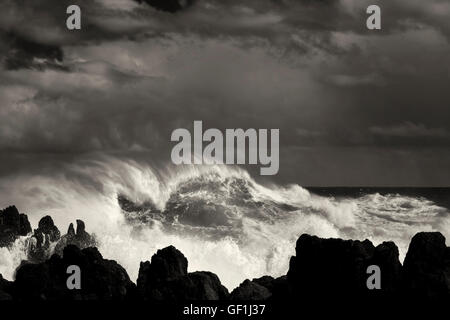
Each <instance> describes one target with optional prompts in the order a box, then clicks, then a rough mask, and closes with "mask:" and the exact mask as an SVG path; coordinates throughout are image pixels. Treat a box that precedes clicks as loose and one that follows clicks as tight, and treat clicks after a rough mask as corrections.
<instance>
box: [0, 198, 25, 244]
mask: <svg viewBox="0 0 450 320" xmlns="http://www.w3.org/2000/svg"><path fill="white" fill-rule="evenodd" d="M31 231H32V230H31V225H30V222H29V221H28V217H27V215H26V214H23V213H19V211H18V210H17V208H16V207H15V206H10V207H7V208H5V209H3V210H0V247H6V246H10V245H11V244H12V243H13V242H14V241H15V240H16V239H17V238H18V237H19V236H26V235H27V234H28V233H30V232H31Z"/></svg>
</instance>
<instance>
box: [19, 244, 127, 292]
mask: <svg viewBox="0 0 450 320" xmlns="http://www.w3.org/2000/svg"><path fill="white" fill-rule="evenodd" d="M70 265H77V266H79V267H80V269H81V289H80V290H69V289H68V288H67V284H66V281H67V277H68V274H67V268H68V266H70ZM134 291H135V285H134V284H133V283H132V282H131V280H130V278H129V277H128V274H127V272H126V271H125V269H124V268H122V267H121V266H120V265H119V264H118V263H117V262H115V261H113V260H106V259H103V257H102V255H101V254H100V252H99V251H98V250H97V248H86V249H83V250H81V249H79V248H78V247H76V246H74V245H68V246H67V247H65V248H64V251H63V255H62V257H60V256H59V255H57V254H54V255H53V256H52V257H51V258H50V259H49V260H47V261H46V262H43V263H38V264H31V263H30V264H24V265H22V266H21V267H19V268H18V270H17V274H16V280H15V282H14V286H13V297H14V299H17V300H125V299H127V298H128V297H133V292H134Z"/></svg>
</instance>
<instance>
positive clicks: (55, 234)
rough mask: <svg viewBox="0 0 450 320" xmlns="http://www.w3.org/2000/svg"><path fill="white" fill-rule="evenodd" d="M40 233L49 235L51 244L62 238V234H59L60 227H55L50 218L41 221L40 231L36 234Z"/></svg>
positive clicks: (36, 231)
mask: <svg viewBox="0 0 450 320" xmlns="http://www.w3.org/2000/svg"><path fill="white" fill-rule="evenodd" d="M38 232H40V233H43V234H47V235H48V237H49V240H50V241H51V242H55V241H57V240H59V238H60V237H61V232H59V230H58V227H57V226H55V223H54V222H53V219H52V217H50V216H45V217H43V218H42V219H41V220H40V221H39V224H38V229H37V230H35V231H34V233H38Z"/></svg>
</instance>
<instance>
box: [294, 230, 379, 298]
mask: <svg viewBox="0 0 450 320" xmlns="http://www.w3.org/2000/svg"><path fill="white" fill-rule="evenodd" d="M374 251H375V247H374V246H373V245H372V243H371V242H370V241H368V240H365V241H363V242H361V241H353V240H341V239H321V238H318V237H316V236H310V235H306V234H303V235H302V236H300V238H299V239H298V240H297V244H296V256H295V257H292V258H291V260H290V266H289V271H288V283H289V286H290V288H291V290H292V292H293V294H294V295H299V296H305V295H306V296H308V297H311V298H312V297H318V296H322V297H323V296H324V295H330V296H331V295H336V294H342V293H346V294H351V295H359V294H364V293H366V292H367V287H366V279H367V274H366V270H367V267H368V266H369V265H370V260H371V259H372V257H373V255H374Z"/></svg>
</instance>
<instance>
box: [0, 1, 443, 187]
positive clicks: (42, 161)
mask: <svg viewBox="0 0 450 320" xmlns="http://www.w3.org/2000/svg"><path fill="white" fill-rule="evenodd" d="M70 4H77V5H79V6H80V8H81V13H82V18H81V19H82V29H81V30H72V31H71V30H67V28H66V24H65V21H66V18H67V16H68V15H67V14H66V8H67V6H68V5H70ZM371 4H377V5H379V6H380V7H381V18H382V29H381V30H368V29H367V28H366V19H367V17H368V15H367V14H366V8H367V7H368V6H369V5H371ZM449 19H450V2H449V1H448V0H427V1H421V0H390V1H387V0H385V1H379V0H280V1H275V0H246V1H237V0H226V1H225V0H221V1H220V0H196V1H194V0H190V1H187V0H185V1H181V0H170V1H162V0H140V1H137V0H70V1H68V0H0V180H5V181H6V179H9V178H10V177H14V176H18V175H24V174H27V175H31V176H32V175H34V174H35V175H42V174H44V173H45V174H47V175H52V174H58V173H60V172H64V171H65V170H67V168H68V167H70V166H71V165H73V164H75V163H80V161H82V159H85V158H86V157H91V158H98V159H103V158H104V157H118V158H121V159H130V160H133V161H136V162H139V163H149V164H151V165H153V166H159V167H164V166H169V165H170V151H171V149H172V147H173V146H174V144H173V143H172V142H171V141H170V134H171V132H172V131H173V130H175V129H177V128H192V126H193V121H194V120H202V121H203V126H204V128H219V129H222V130H224V129H225V128H244V129H246V128H256V129H263V128H266V129H270V128H279V129H280V170H279V173H278V174H277V175H276V176H271V177H266V178H265V179H267V180H268V181H269V182H276V183H279V184H286V183H298V184H300V185H303V186H449V185H450V166H449V165H448V164H449V160H450V147H449V146H450V121H449V119H450V90H449V84H450V43H449V40H450V23H449ZM248 169H249V171H250V172H251V173H252V174H255V175H257V174H258V172H259V167H258V168H254V167H250V168H248ZM257 178H258V179H260V177H257ZM3 185H4V184H3Z"/></svg>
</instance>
